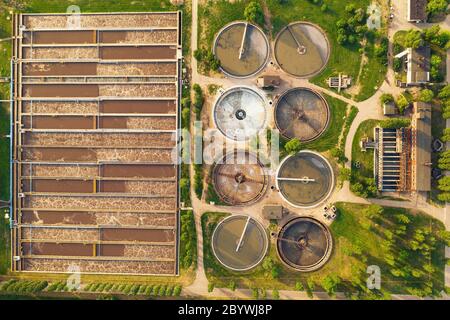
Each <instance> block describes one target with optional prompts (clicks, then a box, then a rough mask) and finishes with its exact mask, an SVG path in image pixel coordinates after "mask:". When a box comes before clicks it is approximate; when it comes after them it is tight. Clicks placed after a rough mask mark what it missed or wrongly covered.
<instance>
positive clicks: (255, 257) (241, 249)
mask: <svg viewBox="0 0 450 320" xmlns="http://www.w3.org/2000/svg"><path fill="white" fill-rule="evenodd" d="M211 246H212V250H213V253H214V255H215V257H216V258H217V260H218V261H219V262H220V263H221V264H222V265H223V266H225V267H226V268H228V269H231V270H234V271H246V270H250V269H252V268H254V267H255V266H257V265H258V264H259V263H260V262H261V261H262V260H263V259H264V256H265V255H266V252H267V248H268V238H267V233H266V231H265V230H264V228H263V226H262V225H261V224H260V223H259V222H258V221H256V220H255V219H254V218H252V217H250V216H247V215H233V216H229V217H227V218H225V219H223V220H222V221H221V222H219V224H218V225H217V226H216V228H215V230H214V232H213V236H212V241H211Z"/></svg>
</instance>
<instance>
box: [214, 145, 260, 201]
mask: <svg viewBox="0 0 450 320" xmlns="http://www.w3.org/2000/svg"><path fill="white" fill-rule="evenodd" d="M213 184H214V189H215V190H216V192H217V194H218V195H219V197H220V198H221V199H222V200H223V201H224V202H226V203H228V204H230V205H245V204H250V203H253V202H255V201H257V200H258V199H260V198H261V196H262V195H263V194H264V191H265V190H266V188H267V176H266V174H265V170H264V167H263V166H262V164H261V163H260V162H259V160H258V158H257V156H256V155H254V154H253V153H249V152H247V151H235V152H231V153H229V154H227V155H225V157H224V158H223V159H221V160H220V161H219V162H218V163H217V164H216V165H215V167H214V171H213Z"/></svg>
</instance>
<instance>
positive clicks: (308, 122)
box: [275, 88, 330, 142]
mask: <svg viewBox="0 0 450 320" xmlns="http://www.w3.org/2000/svg"><path fill="white" fill-rule="evenodd" d="M329 119H330V109H329V107H328V103H327V101H326V100H325V99H324V98H323V97H322V96H321V95H320V94H319V93H317V92H315V91H313V90H311V89H308V88H293V89H290V90H288V91H286V92H285V93H283V94H282V95H281V97H280V98H279V99H278V101H277V104H276V107H275V123H276V125H277V128H278V130H279V131H280V133H281V134H282V135H283V136H284V137H285V138H287V139H292V138H297V139H299V140H300V141H303V142H308V141H312V140H314V139H317V138H318V137H319V136H320V135H321V134H322V133H323V132H324V131H325V130H326V128H327V127H328V124H329Z"/></svg>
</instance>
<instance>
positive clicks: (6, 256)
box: [0, 209, 11, 274]
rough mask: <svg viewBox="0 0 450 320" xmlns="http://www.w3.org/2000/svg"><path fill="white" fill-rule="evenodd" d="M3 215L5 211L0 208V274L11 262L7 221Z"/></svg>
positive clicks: (5, 270) (6, 270) (4, 272)
mask: <svg viewBox="0 0 450 320" xmlns="http://www.w3.org/2000/svg"><path fill="white" fill-rule="evenodd" d="M4 216H5V211H4V210H2V209H0V274H6V273H7V272H8V270H9V268H10V263H11V257H10V255H11V247H10V237H9V235H10V233H9V223H8V221H7V220H6V219H5V218H4Z"/></svg>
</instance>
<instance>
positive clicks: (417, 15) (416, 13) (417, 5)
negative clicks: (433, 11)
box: [406, 0, 428, 23]
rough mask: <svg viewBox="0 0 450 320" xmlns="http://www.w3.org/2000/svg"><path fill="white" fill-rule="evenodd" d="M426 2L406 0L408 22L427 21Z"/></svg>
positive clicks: (425, 0) (422, 0)
mask: <svg viewBox="0 0 450 320" xmlns="http://www.w3.org/2000/svg"><path fill="white" fill-rule="evenodd" d="M427 4H428V1H427V0H408V13H407V17H406V18H407V19H408V21H409V22H416V23H418V22H425V21H426V20H427Z"/></svg>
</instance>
